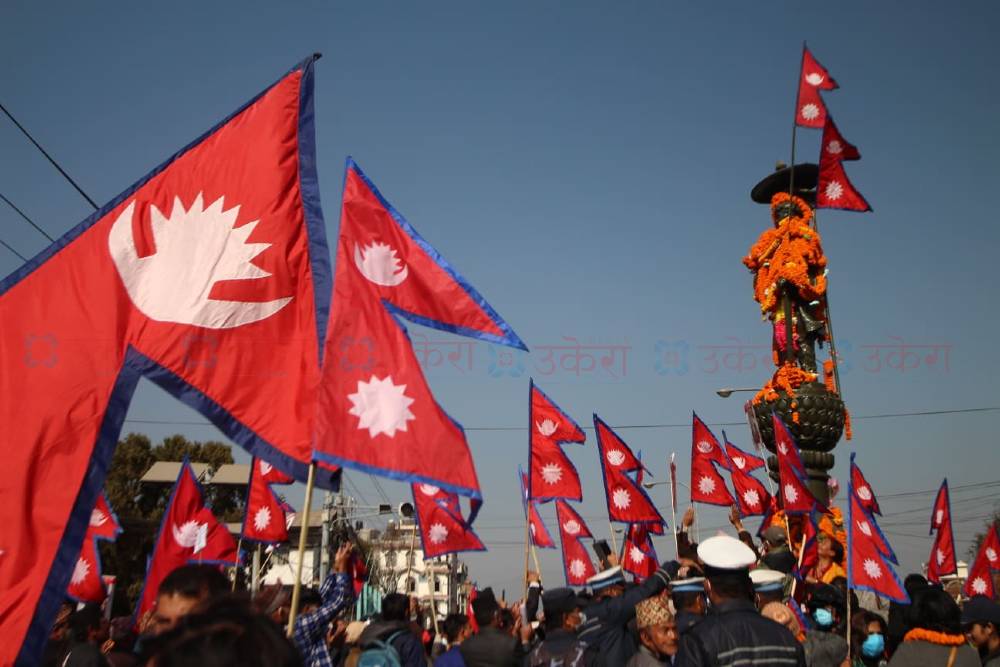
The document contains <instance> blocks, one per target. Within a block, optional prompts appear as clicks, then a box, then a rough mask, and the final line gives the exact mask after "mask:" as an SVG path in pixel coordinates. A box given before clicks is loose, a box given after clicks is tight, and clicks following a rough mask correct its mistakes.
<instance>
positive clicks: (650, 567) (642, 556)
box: [622, 523, 662, 581]
mask: <svg viewBox="0 0 1000 667" xmlns="http://www.w3.org/2000/svg"><path fill="white" fill-rule="evenodd" d="M661 534H662V533H661ZM657 567H658V564H657V557H656V549H655V548H654V547H653V540H652V538H651V537H650V531H649V530H648V529H647V526H646V525H644V524H641V523H633V524H631V525H629V527H628V533H627V534H626V536H625V546H624V548H623V549H622V569H623V570H625V571H626V572H630V573H631V574H633V575H635V578H636V579H637V580H639V581H641V580H643V579H647V578H649V577H651V576H653V573H654V572H656V568H657Z"/></svg>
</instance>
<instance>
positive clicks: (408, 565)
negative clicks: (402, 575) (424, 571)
mask: <svg viewBox="0 0 1000 667" xmlns="http://www.w3.org/2000/svg"><path fill="white" fill-rule="evenodd" d="M417 527H418V526H417V519H416V517H414V518H413V532H412V533H410V550H409V551H408V552H407V554H406V580H405V581H404V582H403V586H405V587H406V594H407V595H409V594H410V573H411V572H412V571H413V544H414V542H416V540H417ZM413 592H414V593H416V592H417V585H416V583H414V584H413Z"/></svg>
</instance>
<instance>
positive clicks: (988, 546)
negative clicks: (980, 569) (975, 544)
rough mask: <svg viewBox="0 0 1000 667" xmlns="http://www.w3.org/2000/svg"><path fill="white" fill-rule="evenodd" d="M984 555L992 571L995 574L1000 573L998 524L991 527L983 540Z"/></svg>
mask: <svg viewBox="0 0 1000 667" xmlns="http://www.w3.org/2000/svg"><path fill="white" fill-rule="evenodd" d="M982 548H983V553H984V554H985V555H986V560H987V561H989V564H990V569H991V570H992V571H994V572H997V571H1000V536H998V535H997V527H996V524H993V525H992V526H990V529H989V530H988V531H986V537H985V538H984V539H983V547H982Z"/></svg>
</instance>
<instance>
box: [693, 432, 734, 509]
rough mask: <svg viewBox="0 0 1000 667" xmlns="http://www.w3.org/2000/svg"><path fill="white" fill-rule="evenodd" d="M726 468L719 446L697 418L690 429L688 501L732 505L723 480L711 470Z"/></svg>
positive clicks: (723, 454) (716, 471)
mask: <svg viewBox="0 0 1000 667" xmlns="http://www.w3.org/2000/svg"><path fill="white" fill-rule="evenodd" d="M716 464H718V465H720V466H722V468H723V469H726V468H728V467H729V460H728V459H727V458H726V455H725V453H724V452H723V451H722V447H720V446H719V441H718V439H716V437H715V435H714V434H713V433H712V432H711V431H710V430H709V428H708V426H706V425H705V423H704V422H703V421H701V419H699V418H698V415H694V418H693V423H692V426H691V502H698V503H707V504H709V505H725V506H727V507H728V506H730V505H733V504H734V503H735V502H736V501H735V500H733V496H732V495H731V494H730V493H729V489H727V488H726V481H725V480H724V479H723V478H722V475H720V474H719V471H718V470H716V469H715V465H716Z"/></svg>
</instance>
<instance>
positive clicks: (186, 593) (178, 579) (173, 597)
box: [142, 565, 230, 636]
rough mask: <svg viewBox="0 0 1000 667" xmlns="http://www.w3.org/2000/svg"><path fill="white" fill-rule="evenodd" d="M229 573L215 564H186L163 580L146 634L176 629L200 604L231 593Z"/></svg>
mask: <svg viewBox="0 0 1000 667" xmlns="http://www.w3.org/2000/svg"><path fill="white" fill-rule="evenodd" d="M229 590H230V584H229V580H228V579H226V576H225V575H224V574H222V572H221V571H220V570H219V568H218V566H215V565H182V566H180V567H179V568H177V569H175V570H173V571H172V572H171V573H170V574H168V575H167V576H166V577H164V578H163V581H161V582H160V588H159V589H158V590H157V591H156V606H155V607H154V608H153V611H152V614H151V615H150V616H149V620H148V623H146V624H145V627H144V628H143V632H142V634H144V635H154V636H155V635H159V634H163V633H164V632H167V631H168V630H172V629H173V628H174V626H176V625H177V623H178V622H179V621H180V620H181V619H182V618H184V617H185V616H187V615H188V614H190V613H191V612H192V611H193V610H194V608H195V607H196V606H198V605H199V604H204V603H206V602H207V601H209V600H211V599H213V598H216V597H219V596H221V595H225V594H227V593H229Z"/></svg>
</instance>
